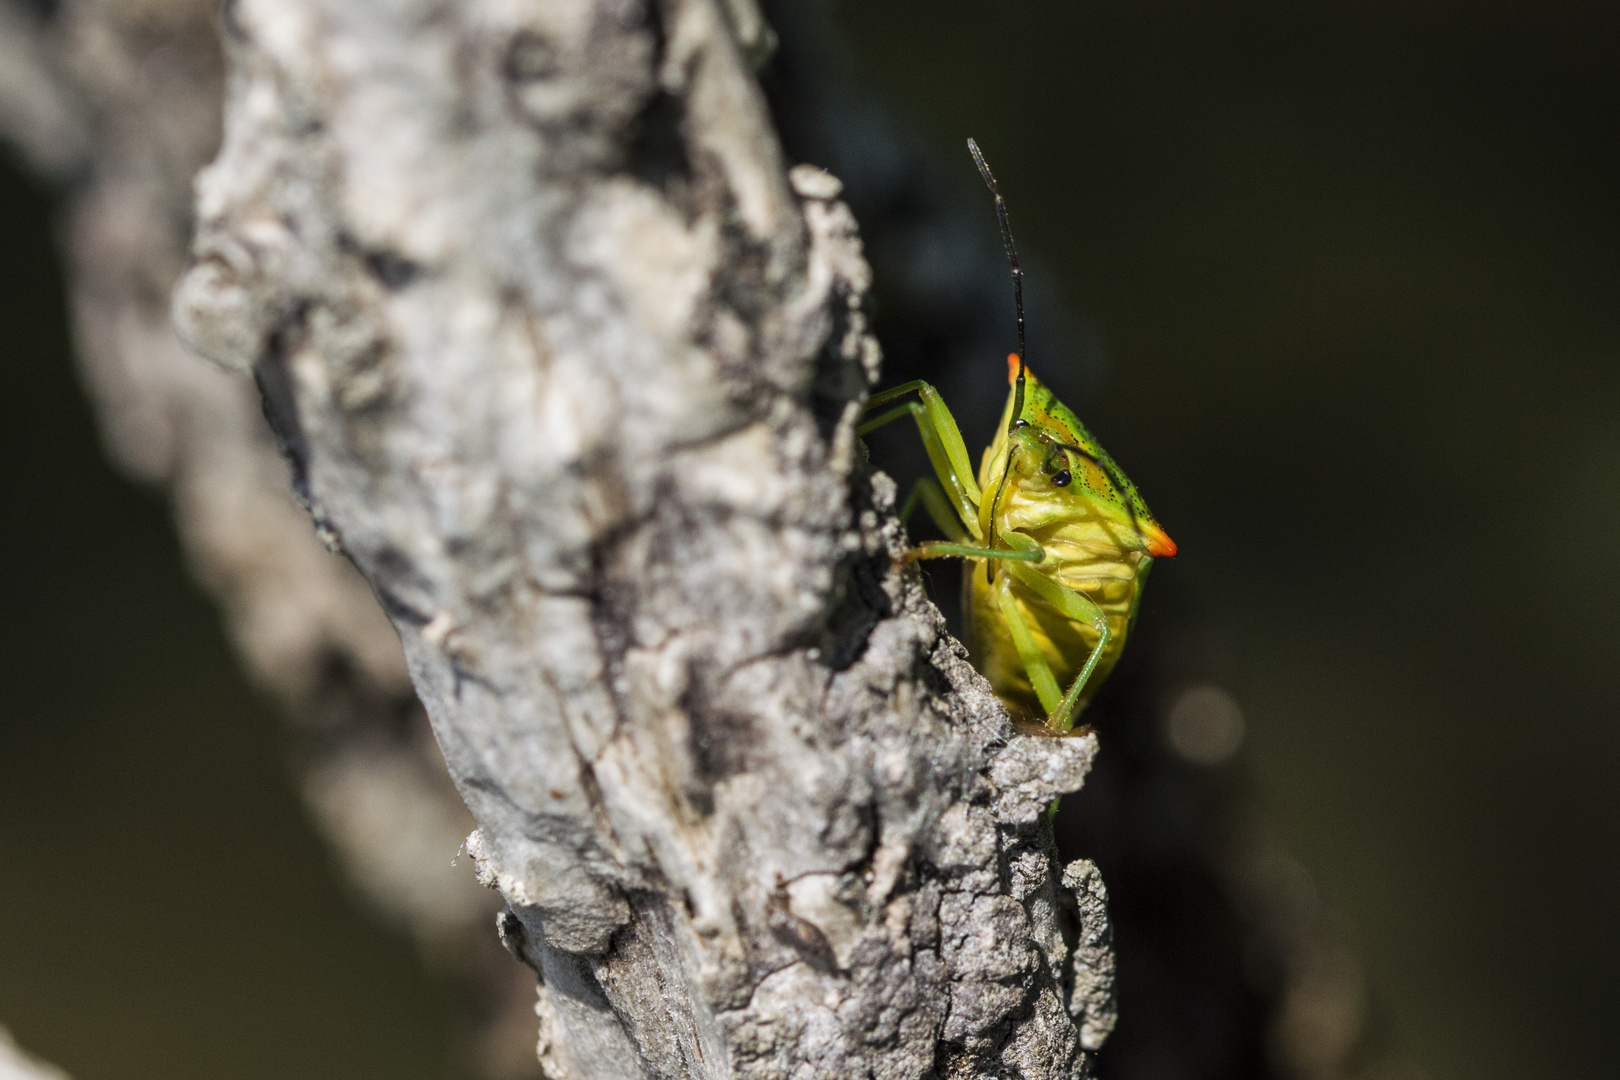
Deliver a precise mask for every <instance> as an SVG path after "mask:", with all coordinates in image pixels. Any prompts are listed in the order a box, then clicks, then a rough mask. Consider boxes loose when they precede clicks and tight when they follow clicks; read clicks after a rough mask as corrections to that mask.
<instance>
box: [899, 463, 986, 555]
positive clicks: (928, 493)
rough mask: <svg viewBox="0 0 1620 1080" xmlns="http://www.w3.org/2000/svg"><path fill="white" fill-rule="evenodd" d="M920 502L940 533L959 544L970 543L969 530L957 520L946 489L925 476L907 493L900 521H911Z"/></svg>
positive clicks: (901, 508)
mask: <svg viewBox="0 0 1620 1080" xmlns="http://www.w3.org/2000/svg"><path fill="white" fill-rule="evenodd" d="M919 502H920V503H922V504H923V508H924V509H925V510H927V511H928V516H929V517H930V518H932V519H933V522H934V524H935V525H937V526H939V531H940V532H942V533H944V534H945V535H946V536H947V537H949V538H950V539H951V540H953V541H955V542H956V543H959V544H961V543H966V542H967V541H968V539H969V537H968V534H967V530H966V529H963V528H962V522H961V521H960V520H959V519H958V518H957V516H956V513H955V511H954V509H953V508H952V506H951V501H950V499H948V498H946V497H945V489H944V488H942V487H940V486H939V481H937V480H935V479H934V478H933V477H931V476H925V477H923V478H922V479H921V480H918V481H917V482H916V483H915V484H912V485H911V490H910V491H909V492H907V493H906V501H905V502H903V503H901V504H900V520H901V521H903V522H904V521H910V520H911V514H912V511H914V510H916V509H917V504H918V503H919Z"/></svg>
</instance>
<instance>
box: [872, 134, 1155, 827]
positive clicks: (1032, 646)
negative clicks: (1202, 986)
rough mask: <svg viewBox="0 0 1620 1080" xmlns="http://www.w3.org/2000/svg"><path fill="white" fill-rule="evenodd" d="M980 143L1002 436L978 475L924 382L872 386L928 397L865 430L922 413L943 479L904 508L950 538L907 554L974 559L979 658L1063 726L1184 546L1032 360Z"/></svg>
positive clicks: (1000, 693)
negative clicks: (1012, 319) (994, 271)
mask: <svg viewBox="0 0 1620 1080" xmlns="http://www.w3.org/2000/svg"><path fill="white" fill-rule="evenodd" d="M968 151H969V152H970V153H971V154H972V155H973V160H974V162H975V163H976V164H977V165H978V167H979V174H980V175H981V176H982V177H983V178H984V182H985V184H986V185H987V186H988V187H989V188H990V192H991V194H993V195H994V196H995V200H996V213H997V216H998V217H999V218H1000V221H1001V236H1002V242H1003V244H1004V245H1005V247H1006V249H1007V261H1008V263H1009V265H1010V266H1011V269H1012V280H1013V308H1014V311H1015V312H1016V313H1017V316H1018V352H1016V353H1013V354H1012V355H1010V356H1008V357H1007V383H1008V385H1009V387H1010V389H1009V390H1008V393H1007V406H1006V408H1005V409H1004V410H1002V414H1001V425H1000V427H999V429H998V432H997V435H996V439H995V441H994V442H992V443H991V444H990V447H989V449H987V450H986V451H985V452H984V458H983V459H982V460H981V461H980V463H979V469H978V474H977V476H975V475H974V472H973V468H972V464H971V462H970V461H969V459H968V453H967V447H966V446H965V445H963V443H962V432H961V431H960V430H959V429H958V428H957V426H956V419H955V418H954V417H953V416H951V411H950V409H948V408H947V407H946V406H945V402H944V400H943V399H942V398H941V397H940V396H939V391H937V390H935V389H934V388H933V387H932V386H930V385H928V383H926V382H923V381H921V380H917V381H915V382H909V383H906V384H904V385H903V386H897V387H894V388H893V389H890V390H885V391H884V392H883V393H880V394H877V395H874V396H873V397H872V398H871V400H869V401H868V402H867V407H868V408H875V407H877V406H880V405H884V404H886V403H888V402H891V401H895V400H897V399H900V398H902V397H905V396H907V395H909V394H915V395H916V396H917V400H915V401H908V402H906V403H904V404H902V405H899V406H895V407H892V408H890V409H888V410H887V411H886V412H883V413H881V414H879V415H877V416H874V417H873V418H872V419H870V420H867V421H866V422H865V423H863V424H861V425H860V427H859V429H858V430H859V432H860V434H862V435H864V434H866V433H867V432H869V431H872V430H875V429H876V428H879V427H882V426H883V425H884V424H887V423H889V422H891V421H894V420H898V419H900V418H901V417H903V416H910V417H912V419H914V420H915V421H916V422H917V432H918V434H920V435H921V436H922V441H923V447H924V448H925V449H926V450H927V451H928V458H929V461H930V462H932V464H933V466H934V475H935V476H936V477H937V478H938V479H937V480H935V479H923V480H920V481H918V483H917V485H916V486H915V487H914V488H912V491H911V494H910V495H909V496H907V498H906V502H905V505H904V506H903V507H901V511H900V515H901V517H902V518H905V517H908V516H909V515H910V512H911V510H912V508H913V507H915V506H916V505H917V504H918V503H919V502H920V503H921V504H922V505H923V506H925V507H926V508H927V510H928V514H929V516H930V517H932V518H933V519H934V523H935V524H936V525H938V526H939V528H940V530H941V531H942V532H944V533H945V535H946V537H948V539H946V540H935V541H929V542H927V543H924V544H919V545H918V546H916V547H914V548H911V549H909V550H908V551H907V552H906V555H905V557H906V559H907V560H908V561H909V560H913V559H936V558H960V559H966V560H967V565H966V568H965V569H964V571H963V574H964V581H963V601H964V602H963V605H962V606H963V608H964V610H965V612H966V615H967V639H968V651H969V653H970V654H971V656H972V658H973V663H974V666H975V667H977V668H978V669H979V671H980V672H981V673H982V674H983V675H984V676H985V678H987V679H988V680H989V681H990V686H991V689H993V690H994V691H995V693H996V696H997V697H999V698H1000V699H1001V700H1002V702H1003V703H1005V704H1006V706H1007V707H1008V709H1009V710H1011V711H1012V712H1013V714H1014V715H1015V716H1017V717H1019V718H1020V719H1024V720H1033V721H1037V722H1044V723H1045V724H1046V726H1047V727H1048V728H1049V729H1051V730H1052V731H1054V732H1058V733H1063V732H1067V731H1069V730H1071V729H1072V728H1073V727H1074V720H1075V717H1076V716H1078V715H1079V714H1080V711H1081V710H1082V709H1083V708H1085V706H1086V704H1087V703H1088V702H1089V701H1090V700H1091V698H1092V695H1093V694H1095V693H1096V692H1097V688H1098V687H1099V686H1101V685H1102V682H1103V680H1104V679H1106V678H1107V677H1108V673H1109V672H1110V671H1112V670H1113V668H1114V664H1115V663H1116V662H1117V661H1118V660H1119V655H1120V653H1121V651H1123V650H1124V648H1125V639H1126V637H1127V636H1128V635H1129V634H1130V630H1131V623H1132V621H1133V620H1134V619H1135V617H1136V608H1137V604H1138V603H1139V602H1140V601H1141V598H1142V586H1143V584H1144V583H1145V582H1146V581H1147V574H1148V570H1149V568H1151V567H1152V565H1153V559H1154V557H1156V556H1170V555H1174V554H1175V553H1176V545H1175V542H1174V541H1172V540H1171V539H1170V537H1168V536H1166V535H1165V532H1164V530H1163V529H1161V528H1160V527H1159V523H1158V522H1157V521H1155V520H1154V519H1153V515H1152V513H1150V512H1149V511H1148V508H1147V504H1146V503H1144V502H1143V501H1142V497H1141V496H1140V495H1138V494H1137V492H1136V488H1135V487H1134V486H1133V485H1132V484H1131V482H1130V480H1128V479H1127V478H1126V476H1125V474H1124V472H1123V471H1121V470H1120V468H1119V466H1117V465H1115V464H1114V461H1113V459H1112V458H1110V457H1109V456H1108V452H1107V451H1106V450H1104V449H1103V448H1102V447H1101V446H1100V445H1098V443H1097V440H1096V439H1094V438H1092V437H1091V432H1089V431H1087V430H1086V427H1085V425H1084V424H1082V423H1081V422H1080V420H1079V418H1078V417H1076V416H1075V415H1074V413H1073V412H1071V411H1070V410H1069V409H1068V408H1067V407H1066V406H1065V405H1064V404H1063V403H1062V402H1061V401H1059V400H1058V399H1057V398H1056V397H1055V396H1053V394H1052V392H1051V391H1050V390H1048V389H1047V388H1046V387H1045V386H1044V385H1042V384H1041V382H1040V380H1039V379H1037V378H1035V376H1034V375H1032V374H1031V373H1030V371H1029V369H1028V368H1027V367H1025V366H1024V360H1023V355H1022V354H1023V350H1024V301H1023V289H1022V286H1021V284H1020V283H1021V281H1022V280H1023V277H1022V272H1021V271H1020V270H1019V269H1018V256H1017V252H1016V251H1015V250H1014V248H1013V241H1012V226H1011V225H1010V224H1008V221H1007V207H1006V203H1005V202H1003V201H1002V198H1001V192H1000V191H999V190H998V189H997V187H996V180H995V177H994V176H992V175H991V173H990V166H989V165H987V164H986V163H985V160H984V155H982V154H981V153H980V152H979V147H978V145H977V144H976V143H974V141H973V140H972V139H969V140H968ZM1053 805H1054V807H1055V806H1056V804H1055V803H1054V804H1053Z"/></svg>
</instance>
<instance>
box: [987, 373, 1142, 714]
mask: <svg viewBox="0 0 1620 1080" xmlns="http://www.w3.org/2000/svg"><path fill="white" fill-rule="evenodd" d="M1028 383H1029V386H1028V387H1027V390H1026V393H1027V395H1028V397H1029V399H1030V400H1029V404H1028V405H1027V406H1026V408H1025V416H1026V418H1028V419H1030V421H1031V423H1032V424H1033V425H1035V426H1037V427H1038V428H1039V429H1040V430H1041V431H1043V432H1045V433H1047V434H1050V435H1052V436H1053V437H1054V439H1055V441H1061V442H1065V443H1070V444H1074V445H1079V446H1082V447H1085V448H1086V449H1088V450H1091V451H1092V452H1093V453H1098V454H1101V452H1102V451H1101V447H1099V446H1097V445H1096V442H1095V440H1093V439H1092V438H1091V435H1090V433H1089V432H1088V431H1086V429H1085V427H1084V426H1083V425H1081V424H1080V422H1079V421H1078V420H1077V419H1075V418H1074V415H1073V413H1070V412H1069V410H1068V409H1066V408H1064V407H1063V405H1062V403H1060V402H1058V401H1057V400H1056V399H1055V398H1053V397H1052V395H1051V393H1050V391H1048V390H1047V389H1046V388H1045V387H1044V386H1042V385H1041V384H1040V383H1039V382H1038V381H1037V380H1036V379H1035V378H1034V376H1032V375H1031V376H1029V377H1028ZM1013 397H1014V394H1013V393H1012V392H1009V393H1008V395H1007V407H1006V410H1005V412H1004V413H1003V415H1002V418H1001V423H1000V424H999V425H998V426H997V432H998V435H997V438H996V440H995V442H993V443H992V444H991V445H990V446H989V447H988V448H987V449H986V450H985V452H984V457H983V460H982V461H981V462H980V465H979V490H980V491H988V492H994V491H996V490H997V488H998V487H999V488H1000V489H1001V499H1000V501H999V505H997V507H996V516H997V517H998V518H999V519H1000V528H1001V530H1003V531H1006V532H1011V533H1017V534H1021V535H1023V536H1027V537H1029V538H1030V539H1031V540H1033V541H1034V542H1035V543H1036V544H1038V545H1039V546H1040V549H1041V552H1042V554H1043V555H1044V558H1043V559H1042V560H1041V561H1040V562H1039V563H1035V564H1033V565H1031V566H1030V567H1029V569H1031V570H1033V571H1035V572H1036V573H1039V574H1041V575H1042V576H1044V577H1048V578H1051V579H1052V580H1054V581H1056V582H1058V583H1059V584H1061V585H1064V586H1066V587H1067V588H1069V589H1072V590H1074V591H1075V592H1077V593H1079V594H1081V595H1082V596H1085V597H1086V598H1087V599H1089V600H1091V602H1092V603H1094V604H1095V605H1096V606H1097V607H1098V608H1099V609H1100V610H1101V612H1102V615H1103V618H1104V619H1105V620H1106V621H1107V625H1108V629H1109V631H1110V633H1109V635H1108V639H1109V640H1108V642H1107V644H1106V645H1104V647H1103V649H1102V652H1101V654H1100V655H1099V656H1098V657H1097V661H1096V664H1095V665H1094V666H1093V667H1092V671H1091V675H1090V677H1089V678H1088V679H1087V680H1086V685H1085V686H1084V687H1082V688H1081V690H1080V694H1079V697H1078V698H1077V699H1076V700H1075V703H1074V707H1073V712H1072V714H1071V715H1073V716H1078V715H1079V713H1080V711H1081V710H1083V709H1084V708H1085V707H1086V705H1087V704H1088V703H1089V702H1090V701H1091V698H1092V695H1093V694H1095V693H1096V691H1097V688H1098V687H1100V686H1101V685H1102V683H1103V681H1104V680H1105V679H1107V678H1108V675H1109V673H1110V672H1111V671H1113V669H1114V664H1115V663H1117V662H1118V660H1119V657H1120V654H1121V653H1122V652H1123V651H1124V649H1125V639H1126V637H1127V635H1128V634H1129V632H1130V628H1131V623H1132V621H1133V620H1134V619H1135V617H1136V608H1137V605H1138V603H1139V602H1140V601H1141V598H1142V587H1143V585H1144V584H1146V582H1147V575H1148V570H1149V569H1150V568H1151V567H1152V565H1153V556H1152V555H1149V554H1148V553H1147V550H1146V549H1145V548H1144V546H1143V539H1142V538H1140V537H1139V536H1138V534H1137V531H1136V529H1135V528H1132V526H1131V524H1130V522H1129V515H1126V520H1125V521H1121V520H1120V518H1119V515H1118V514H1117V513H1109V512H1107V511H1106V510H1105V509H1104V508H1103V506H1099V505H1097V504H1096V503H1094V502H1093V501H1091V500H1090V499H1086V498H1076V495H1078V494H1080V492H1079V491H1077V490H1076V489H1077V488H1080V487H1081V485H1082V484H1085V483H1086V482H1087V481H1088V480H1089V481H1091V482H1092V483H1093V484H1094V485H1096V486H1108V487H1113V486H1114V485H1113V484H1112V483H1111V482H1110V481H1109V479H1108V477H1107V475H1106V473H1104V472H1103V471H1102V470H1101V469H1100V468H1098V467H1097V466H1095V465H1087V466H1083V467H1086V468H1089V469H1092V470H1095V473H1094V474H1093V475H1091V476H1089V477H1086V478H1084V479H1082V478H1081V477H1076V478H1075V481H1074V482H1073V483H1071V484H1070V485H1069V486H1068V487H1066V488H1054V487H1053V486H1052V484H1051V483H1050V480H1049V478H1048V477H1045V476H1043V475H1041V474H1040V472H1039V471H1038V470H1020V469H1019V468H1017V462H1016V461H1011V462H1010V460H1009V455H1008V453H1007V451H1008V435H1007V432H1008V428H1009V425H1010V424H1011V422H1012V419H1013V417H1012V415H1011V413H1012V408H1013ZM1103 456H1104V457H1105V458H1106V455H1103ZM1009 464H1012V465H1013V468H1012V471H1011V474H1010V475H1007V482H1006V484H1005V486H1002V477H1003V475H1005V474H1007V471H1008V466H1009ZM1082 490H1084V489H1083V488H1082ZM1132 494H1134V492H1132ZM990 512H991V500H990V499H985V500H984V503H983V505H982V506H981V507H980V520H979V533H980V535H981V536H989V535H991V534H992V533H993V531H994V529H993V527H992V522H991V520H990ZM1140 520H1141V521H1143V522H1145V523H1146V524H1148V525H1149V526H1151V527H1152V529H1153V531H1154V532H1158V533H1159V535H1162V532H1161V531H1160V530H1158V529H1157V527H1156V525H1154V524H1153V519H1152V517H1151V516H1150V515H1148V514H1147V513H1146V507H1143V508H1142V515H1141V519H1140ZM1138 527H1140V525H1139V526H1138ZM1156 546H1160V547H1161V549H1162V544H1160V545H1156ZM1173 550H1174V549H1173V546H1172V547H1171V551H1173ZM984 565H985V563H984V562H983V561H981V560H974V561H973V562H971V563H970V564H969V566H968V569H967V571H966V572H965V573H964V575H963V580H962V585H963V589H962V591H963V605H962V607H963V612H964V619H965V621H966V637H967V646H968V652H969V654H970V655H971V656H972V658H973V664H974V666H975V667H976V668H978V669H979V671H980V673H981V674H983V675H984V677H985V678H986V679H988V680H989V681H990V686H991V688H992V689H993V690H995V692H996V696H997V697H999V698H1000V699H1001V700H1002V701H1003V702H1004V703H1006V705H1007V706H1008V708H1010V709H1012V710H1013V712H1014V713H1015V715H1019V716H1020V717H1021V718H1023V719H1026V720H1035V721H1041V720H1044V719H1045V718H1046V716H1047V713H1048V712H1049V709H1047V708H1046V707H1043V706H1042V704H1041V701H1040V698H1039V696H1038V695H1037V693H1036V691H1035V688H1034V685H1033V684H1032V682H1031V679H1030V674H1029V671H1028V670H1027V668H1026V667H1025V665H1024V662H1023V660H1022V658H1021V657H1020V656H1019V654H1018V649H1017V647H1016V646H1015V644H1014V642H1013V638H1012V633H1011V630H1010V628H1009V623H1008V620H1007V619H1006V618H1005V616H1004V613H1003V611H1002V610H1001V606H1000V604H999V602H998V600H997V596H996V592H997V586H998V580H997V579H998V575H997V574H996V573H994V572H991V573H986V572H985V569H984ZM1008 587H1009V588H1010V590H1011V592H1012V595H1013V599H1014V601H1015V603H1016V604H1017V606H1018V610H1019V611H1020V612H1021V613H1022V614H1023V616H1024V618H1025V620H1026V622H1027V624H1028V626H1029V629H1030V632H1031V635H1032V636H1033V638H1034V640H1035V644H1036V646H1037V647H1038V648H1039V649H1040V652H1041V655H1042V656H1044V657H1045V658H1046V662H1047V664H1048V665H1049V666H1050V667H1051V669H1052V674H1053V676H1054V677H1055V678H1056V680H1057V683H1058V685H1060V686H1068V685H1069V684H1070V683H1071V682H1072V681H1073V680H1074V679H1075V678H1076V677H1077V676H1078V675H1079V674H1080V671H1081V669H1082V668H1083V667H1084V666H1085V665H1086V663H1087V661H1088V660H1089V659H1090V657H1091V654H1092V652H1093V651H1094V650H1095V649H1096V648H1097V645H1098V642H1099V640H1100V639H1101V637H1102V634H1101V631H1100V630H1099V629H1098V628H1097V627H1096V626H1094V625H1092V624H1091V623H1088V622H1082V621H1079V620H1076V619H1072V618H1070V617H1069V616H1068V615H1066V614H1065V613H1064V612H1063V611H1061V610H1060V609H1059V608H1057V607H1056V606H1054V605H1053V604H1052V603H1050V602H1048V601H1047V600H1046V599H1044V598H1043V597H1042V596H1040V595H1039V594H1038V593H1036V592H1035V591H1034V590H1033V589H1031V588H1030V587H1029V586H1028V585H1026V584H1025V583H1024V582H1022V581H1020V580H1019V579H1018V577H1016V576H1008Z"/></svg>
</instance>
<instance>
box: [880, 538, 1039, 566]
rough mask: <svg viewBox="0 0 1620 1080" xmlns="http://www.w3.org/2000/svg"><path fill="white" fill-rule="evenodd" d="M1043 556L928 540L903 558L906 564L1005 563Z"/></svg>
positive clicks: (908, 551) (1033, 559) (1034, 553)
mask: <svg viewBox="0 0 1620 1080" xmlns="http://www.w3.org/2000/svg"><path fill="white" fill-rule="evenodd" d="M1043 557H1044V556H1043V555H1042V553H1041V552H1040V551H1008V550H1007V549H1006V548H993V549H992V548H984V547H973V546H971V545H969V544H953V543H951V542H950V541H948V540H929V541H926V542H924V543H921V544H918V545H917V546H916V547H914V548H909V549H907V551H906V553H905V555H904V556H903V558H904V561H906V562H916V561H917V560H918V559H953V558H955V559H1002V560H1005V561H1007V562H1040V561H1041V559H1042V558H1043Z"/></svg>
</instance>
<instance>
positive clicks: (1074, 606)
mask: <svg viewBox="0 0 1620 1080" xmlns="http://www.w3.org/2000/svg"><path fill="white" fill-rule="evenodd" d="M1007 569H1008V570H1009V571H1011V573H1012V575H1013V576H1014V577H1016V578H1017V579H1018V580H1019V582H1020V583H1021V584H1023V585H1026V586H1028V587H1029V588H1030V589H1031V590H1033V591H1034V592H1035V593H1037V594H1038V595H1039V596H1040V597H1041V599H1043V600H1045V601H1046V602H1047V603H1049V604H1051V605H1052V606H1053V607H1055V608H1057V609H1058V610H1059V611H1061V612H1063V614H1065V615H1067V616H1068V617H1069V618H1071V619H1073V620H1075V621H1076V622H1083V623H1090V624H1091V625H1092V626H1093V627H1095V628H1096V630H1097V644H1096V646H1095V647H1094V648H1093V649H1092V650H1091V655H1090V656H1089V657H1087V658H1086V664H1085V667H1083V668H1081V669H1080V674H1079V675H1077V676H1075V680H1074V682H1073V683H1071V684H1070V685H1069V692H1068V693H1066V694H1064V695H1063V700H1062V701H1060V702H1058V703H1057V707H1056V708H1051V709H1049V711H1050V713H1051V715H1050V716H1048V717H1047V720H1046V722H1047V724H1048V725H1050V726H1051V727H1053V728H1055V729H1056V730H1058V731H1068V730H1069V729H1071V728H1072V727H1074V718H1073V715H1072V714H1073V713H1074V704H1075V702H1076V701H1078V700H1080V692H1081V691H1082V690H1083V689H1085V685H1086V682H1087V680H1089V679H1090V678H1091V673H1092V672H1093V671H1095V670H1097V664H1098V662H1099V661H1101V660H1102V658H1103V654H1104V653H1105V652H1106V651H1107V650H1108V643H1109V642H1110V641H1112V640H1113V636H1114V635H1113V631H1111V630H1109V629H1108V619H1107V617H1106V616H1105V615H1104V614H1103V610H1102V608H1100V607H1098V606H1097V605H1096V604H1095V603H1093V602H1092V600H1091V598H1090V597H1088V596H1086V595H1084V594H1083V593H1077V592H1075V591H1074V590H1073V589H1071V588H1068V587H1067V586H1064V585H1060V584H1058V583H1057V582H1056V581H1053V580H1052V579H1051V578H1049V577H1047V576H1046V575H1045V574H1041V573H1037V572H1035V571H1033V570H1030V569H1028V568H1027V567H1023V566H1019V565H1018V564H1016V563H1009V564H1008V567H1007ZM1015 640H1016V639H1015ZM1043 662H1044V661H1043ZM1025 666H1026V667H1027V666H1028V665H1027V663H1026V665H1025ZM1041 706H1042V707H1043V708H1047V705H1046V699H1045V698H1042V699H1041Z"/></svg>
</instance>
